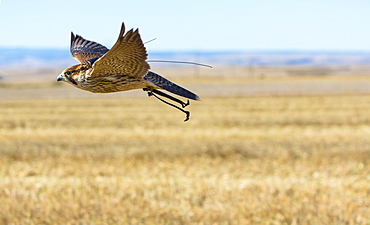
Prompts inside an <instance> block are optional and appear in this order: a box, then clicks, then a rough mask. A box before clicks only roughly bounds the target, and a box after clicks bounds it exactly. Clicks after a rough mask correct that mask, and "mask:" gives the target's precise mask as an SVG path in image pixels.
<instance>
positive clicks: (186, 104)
mask: <svg viewBox="0 0 370 225" xmlns="http://www.w3.org/2000/svg"><path fill="white" fill-rule="evenodd" d="M188 105H190V102H189V99H188V100H187V102H186V103H185V102H183V103H181V106H182V107H183V108H185V107H186V106H188Z"/></svg>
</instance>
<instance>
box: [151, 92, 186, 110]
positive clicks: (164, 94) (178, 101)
mask: <svg viewBox="0 0 370 225" xmlns="http://www.w3.org/2000/svg"><path fill="white" fill-rule="evenodd" d="M152 92H154V93H156V94H158V95H160V96H163V97H166V98H168V99H171V100H172V101H175V102H177V103H180V105H181V106H182V107H183V108H185V107H186V106H188V105H190V102H189V99H188V101H187V102H186V103H185V102H183V101H181V100H180V99H178V98H175V97H173V96H171V95H169V94H166V93H164V92H161V91H159V90H156V89H153V90H152Z"/></svg>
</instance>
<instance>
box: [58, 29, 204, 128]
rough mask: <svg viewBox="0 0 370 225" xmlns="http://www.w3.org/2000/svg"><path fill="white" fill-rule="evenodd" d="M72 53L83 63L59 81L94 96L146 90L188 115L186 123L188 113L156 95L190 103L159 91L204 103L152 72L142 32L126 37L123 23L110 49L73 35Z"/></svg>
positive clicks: (185, 104)
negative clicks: (91, 93)
mask: <svg viewBox="0 0 370 225" xmlns="http://www.w3.org/2000/svg"><path fill="white" fill-rule="evenodd" d="M70 51H71V54H72V57H73V58H75V59H76V60H78V61H79V62H80V63H81V64H78V65H73V66H71V67H69V68H67V69H65V70H64V71H63V72H62V73H61V74H60V75H59V76H58V77H57V81H64V82H67V83H69V84H71V85H73V86H75V87H77V88H80V89H83V90H86V91H90V92H94V93H109V92H118V91H128V90H133V89H143V90H144V91H147V92H148V95H149V96H155V97H156V98H158V99H159V100H161V101H163V102H165V103H166V104H169V105H171V106H174V107H176V108H178V109H180V110H181V111H183V112H185V113H186V114H187V118H186V119H185V121H186V120H187V119H189V112H188V111H185V110H183V109H181V108H179V107H177V106H175V105H173V104H171V103H168V102H166V101H164V100H163V99H161V98H159V97H158V96H157V95H156V94H158V95H161V96H164V97H167V98H169V99H171V100H174V101H176V102H178V103H180V104H181V106H182V107H183V108H184V107H185V106H187V105H188V104H189V102H188V103H184V102H182V101H180V100H178V99H176V98H174V97H172V96H169V95H167V94H165V93H163V92H161V91H159V90H156V89H164V90H167V91H169V92H171V93H174V94H176V95H180V96H183V97H185V98H189V99H192V100H200V99H199V97H198V96H197V95H196V94H194V93H192V92H190V91H188V90H186V89H184V88H182V87H180V86H178V85H176V84H175V83H173V82H171V81H169V80H167V79H165V78H164V77H162V76H160V75H159V74H156V73H154V72H152V71H149V69H150V66H149V64H148V63H147V62H146V60H147V55H148V54H147V52H146V49H145V47H144V44H143V42H142V40H141V37H140V34H139V30H138V29H136V30H133V29H131V30H129V31H128V32H127V33H126V34H125V26H124V24H123V23H122V27H121V32H120V34H119V37H118V40H117V42H116V43H115V45H114V46H113V47H112V48H111V49H110V50H109V49H108V48H106V47H104V46H103V45H101V44H99V43H96V42H93V41H88V40H86V39H84V38H82V37H81V36H79V35H74V34H73V33H71V47H70Z"/></svg>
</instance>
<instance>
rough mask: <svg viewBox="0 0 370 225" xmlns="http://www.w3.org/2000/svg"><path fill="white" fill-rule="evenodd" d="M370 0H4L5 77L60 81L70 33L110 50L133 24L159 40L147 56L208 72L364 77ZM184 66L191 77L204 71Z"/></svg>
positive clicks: (1, 61) (0, 60) (0, 50)
mask: <svg viewBox="0 0 370 225" xmlns="http://www.w3.org/2000/svg"><path fill="white" fill-rule="evenodd" d="M369 5H370V3H368V2H367V1H356V2H351V1H346V0H342V1H324V2H323V1H318V0H317V1H316V0H314V1H292V0H283V1H279V2H273V1H268V0H266V1H265V0H263V1H258V2H256V1H237V0H231V1H227V2H214V1H207V0H205V1H201V2H199V1H190V2H177V3H174V2H171V1H159V2H153V1H140V2H139V3H136V2H129V1H104V2H102V1H99V2H94V3H92V2H91V1H78V2H76V1H69V0H67V1H63V2H45V1H39V0H34V1H20V2H18V1H10V0H4V1H2V2H1V5H0V30H1V31H2V35H1V36H0V72H1V73H0V76H1V80H0V82H1V83H2V84H4V83H8V82H9V83H11V82H25V83H29V82H35V83H37V82H45V83H46V82H54V77H55V76H56V75H58V73H59V70H61V69H64V68H65V67H67V66H69V65H71V64H75V63H76V61H75V60H74V59H72V58H71V57H70V54H69V44H70V32H71V31H73V32H74V33H77V34H79V35H82V36H83V37H85V38H86V39H88V40H93V41H97V42H99V43H101V44H103V45H105V46H107V47H108V48H110V47H112V46H113V44H114V43H115V41H116V39H117V35H118V32H119V29H120V25H121V22H125V24H126V29H127V30H128V29H131V28H139V29H140V34H141V36H142V39H143V40H144V42H145V41H149V40H151V39H153V38H156V40H155V41H152V42H150V43H148V44H146V47H147V51H148V54H149V59H153V60H154V59H157V60H160V59H162V60H168V59H171V60H184V61H196V62H201V63H207V64H211V65H213V66H214V67H215V68H214V69H213V70H211V71H210V70H206V71H207V72H206V73H207V76H223V77H224V76H233V75H241V76H249V77H253V76H257V77H264V76H300V75H306V76H307V75H332V74H336V75H343V74H353V73H356V74H368V72H367V71H368V68H367V65H368V64H369V62H370V53H369V52H370V46H369V45H368V40H369V39H370V32H368V30H370V24H369V23H368V20H369V15H368V13H367V12H368V9H369V7H370V6H369ZM30 9H32V10H30ZM173 66H178V65H177V64H176V65H171V64H163V63H152V67H154V68H156V67H160V68H163V67H173ZM225 67H226V68H225ZM230 67H232V68H230ZM185 68H187V69H188V70H189V71H186V74H187V75H188V76H202V75H206V74H204V72H203V70H201V69H199V68H189V66H186V67H185ZM241 68H243V69H242V70H243V71H241V72H240V70H241ZM270 68H274V69H273V70H269V69H270ZM282 68H283V69H282ZM308 68H314V69H308ZM53 69H55V70H53ZM25 70H26V71H27V72H26V71H25ZM179 74H180V72H179V73H174V74H172V73H171V74H169V75H170V78H171V76H179Z"/></svg>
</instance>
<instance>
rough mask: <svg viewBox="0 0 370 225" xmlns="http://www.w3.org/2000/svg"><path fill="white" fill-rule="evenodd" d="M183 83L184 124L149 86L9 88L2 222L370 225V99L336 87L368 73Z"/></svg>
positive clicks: (0, 113) (3, 119) (1, 139)
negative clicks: (187, 97)
mask: <svg viewBox="0 0 370 225" xmlns="http://www.w3.org/2000/svg"><path fill="white" fill-rule="evenodd" d="M181 82H186V85H185V86H186V87H189V88H190V89H195V90H194V91H195V92H199V94H201V97H202V101H201V102H192V104H191V105H190V106H189V110H190V111H191V113H192V114H191V119H190V121H188V122H186V123H184V122H182V120H183V119H184V116H183V114H182V113H181V112H179V111H177V110H175V109H173V108H171V107H168V106H165V105H163V104H162V103H160V102H158V101H157V100H155V99H153V98H147V97H139V96H142V95H144V96H145V94H144V93H142V92H140V91H138V92H128V93H126V94H127V96H124V95H122V94H117V95H110V96H109V97H107V98H94V97H90V96H87V95H86V96H85V95H84V92H82V91H81V93H83V94H81V95H80V93H78V92H73V93H74V94H71V95H69V94H70V93H71V92H70V91H72V90H73V89H70V88H66V87H63V86H48V85H46V86H44V85H41V86H34V87H31V88H28V89H27V90H28V92H26V93H27V96H26V95H25V93H24V92H23V91H24V90H25V86H22V85H20V86H5V87H3V88H2V89H0V93H1V96H2V98H1V99H2V100H0V109H1V110H0V143H1V146H0V187H1V188H0V224H343V225H344V224H370V216H369V215H370V138H369V137H370V95H368V93H367V92H363V91H361V90H362V89H357V88H352V89H338V88H333V85H334V87H339V86H340V87H348V84H350V85H351V84H356V85H360V86H361V87H363V90H366V86H367V85H369V84H370V79H369V78H367V77H342V78H341V77H336V78H335V77H326V78H317V77H315V78H285V79H275V78H274V79H272V78H271V79H264V80H253V79H252V80H251V79H239V82H237V80H235V81H234V80H233V79H226V80H224V79H222V78H217V79H216V78H215V79H212V80H204V81H202V80H192V79H190V78H189V79H188V80H187V79H185V78H182V80H181ZM225 82H226V85H224V87H223V89H215V86H212V85H221V86H222V84H225ZM299 84H302V85H303V84H306V85H311V86H310V87H312V88H313V87H319V88H318V89H312V88H311V89H310V88H307V90H306V91H308V90H311V92H310V93H308V92H299V88H297V89H294V90H297V91H296V92H293V91H292V92H290V93H289V92H288V93H286V92H284V90H286V89H289V88H292V86H296V85H299ZM315 84H316V85H315ZM209 85H211V86H209ZM233 85H240V87H246V86H247V87H253V86H257V87H261V85H262V86H263V85H264V87H265V88H266V89H265V92H256V93H246V92H243V88H241V89H240V91H239V92H238V93H235V92H233V91H234V89H235V86H233ZM243 85H246V86H243ZM258 85H260V86H258ZM266 85H267V86H266ZM279 85H280V86H279ZM320 85H321V86H320ZM331 85H332V86H331ZM335 85H337V86H335ZM338 85H339V86H338ZM326 86H327V87H329V89H330V90H335V91H331V92H322V91H321V90H322V89H320V87H326ZM238 87H239V86H238ZM240 87H239V88H240ZM276 87H280V88H276ZM274 88H275V89H274ZM256 89H257V88H256ZM47 90H49V91H47ZM292 90H293V89H292ZM315 90H316V91H315ZM325 90H326V89H325ZM369 90H370V85H369ZM77 91H78V90H77ZM222 91H224V92H222ZM39 92H41V93H43V94H40V93H39ZM220 92H221V93H224V94H220V96H218V97H216V96H217V94H219V93H220ZM6 93H8V95H7V96H8V97H4V96H6V95H5V94H6ZM9 93H18V97H14V96H13V95H14V94H9ZM32 93H33V95H32ZM57 93H59V94H60V96H58V97H56V98H53V97H52V96H53V95H54V94H55V95H56V94H57ZM284 93H285V94H284ZM30 95H31V97H30ZM45 95H49V96H45ZM9 96H10V97H9ZM22 96H23V99H24V100H22ZM61 96H64V98H65V99H63V97H61ZM76 98H77V99H76Z"/></svg>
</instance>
